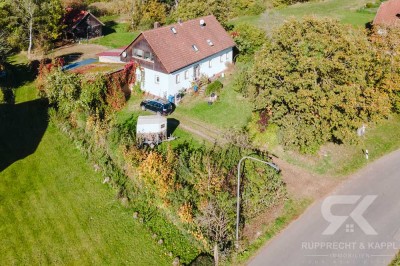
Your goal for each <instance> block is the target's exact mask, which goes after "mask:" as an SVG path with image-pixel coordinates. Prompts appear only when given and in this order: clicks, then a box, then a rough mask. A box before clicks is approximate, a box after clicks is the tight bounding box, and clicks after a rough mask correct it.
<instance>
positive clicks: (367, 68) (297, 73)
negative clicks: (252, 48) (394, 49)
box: [247, 18, 391, 152]
mask: <svg viewBox="0 0 400 266" xmlns="http://www.w3.org/2000/svg"><path fill="white" fill-rule="evenodd" d="M249 76H250V82H249V85H248V86H247V93H248V94H249V95H251V96H252V97H253V103H254V109H255V110H257V111H258V112H267V113H268V115H269V116H270V121H271V122H273V123H276V124H277V125H278V126H279V127H280V140H281V143H282V144H283V145H285V146H287V147H292V148H293V147H295V148H300V150H301V151H303V152H315V151H317V150H318V148H319V147H320V145H321V144H323V143H325V142H326V141H334V142H337V143H344V142H352V141H353V140H355V139H356V133H355V132H356V129H357V128H358V127H360V126H361V125H362V124H363V123H367V122H369V121H376V120H377V119H379V118H382V117H385V116H387V115H388V114H389V113H390V109H391V106H390V100H389V96H388V94H387V92H386V91H385V90H384V89H383V88H382V86H381V80H382V79H383V78H384V75H383V72H382V69H381V65H380V62H379V60H378V57H377V56H376V51H375V49H372V45H371V43H370V42H369V41H368V38H367V36H366V34H365V33H364V32H363V31H361V30H356V29H354V28H352V27H351V26H347V25H342V24H340V23H338V22H337V21H335V20H330V19H316V18H306V19H303V20H302V21H296V20H291V21H288V22H287V23H286V24H284V25H283V26H282V27H281V28H280V29H278V30H277V31H276V32H275V33H274V35H273V41H272V42H271V43H267V44H266V45H265V46H264V47H263V48H262V49H261V50H260V51H259V52H258V53H256V55H255V62H254V66H253V68H252V69H251V71H250V75H249Z"/></svg>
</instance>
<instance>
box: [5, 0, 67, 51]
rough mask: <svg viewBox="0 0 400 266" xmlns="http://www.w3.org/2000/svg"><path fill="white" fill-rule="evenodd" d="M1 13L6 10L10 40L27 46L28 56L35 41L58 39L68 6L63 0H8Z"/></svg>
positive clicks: (15, 44)
mask: <svg viewBox="0 0 400 266" xmlns="http://www.w3.org/2000/svg"><path fill="white" fill-rule="evenodd" d="M0 13H2V14H6V16H5V17H4V16H2V18H1V19H0V24H6V30H7V31H8V32H9V38H8V42H9V44H11V45H12V46H13V47H16V48H19V49H27V51H28V56H30V54H31V51H32V49H33V48H34V45H39V44H43V42H48V43H50V42H52V41H54V40H56V39H57V38H58V37H59V36H60V34H61V31H62V17H63V14H64V9H63V8H62V6H61V2H60V0H4V1H2V3H1V5H0ZM39 41H41V43H39Z"/></svg>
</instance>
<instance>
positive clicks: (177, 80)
mask: <svg viewBox="0 0 400 266" xmlns="http://www.w3.org/2000/svg"><path fill="white" fill-rule="evenodd" d="M179 82H181V77H180V76H179V74H177V75H176V84H178V83H179Z"/></svg>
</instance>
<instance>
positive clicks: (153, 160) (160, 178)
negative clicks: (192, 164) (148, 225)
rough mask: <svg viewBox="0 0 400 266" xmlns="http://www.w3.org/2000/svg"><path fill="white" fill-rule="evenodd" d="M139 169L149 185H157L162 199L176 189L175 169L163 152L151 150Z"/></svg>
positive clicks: (140, 174) (156, 187)
mask: <svg viewBox="0 0 400 266" xmlns="http://www.w3.org/2000/svg"><path fill="white" fill-rule="evenodd" d="M138 171H139V176H140V177H141V178H142V179H143V181H144V182H145V184H146V185H147V186H152V187H155V189H156V191H157V193H158V195H159V196H160V198H161V199H164V198H165V197H166V195H167V193H168V192H169V191H170V190H172V189H174V178H175V169H174V168H173V165H172V164H170V163H168V162H167V160H165V158H164V156H162V155H161V154H159V153H157V152H154V151H151V152H150V153H149V154H148V156H147V158H146V159H145V160H144V161H143V162H142V163H141V164H140V165H139V167H138Z"/></svg>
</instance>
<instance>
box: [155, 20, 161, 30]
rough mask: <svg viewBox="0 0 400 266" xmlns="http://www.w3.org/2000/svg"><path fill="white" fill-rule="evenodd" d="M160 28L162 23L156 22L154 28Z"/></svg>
mask: <svg viewBox="0 0 400 266" xmlns="http://www.w3.org/2000/svg"><path fill="white" fill-rule="evenodd" d="M159 27H160V22H158V21H156V22H154V28H155V29H157V28H159Z"/></svg>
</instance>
